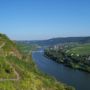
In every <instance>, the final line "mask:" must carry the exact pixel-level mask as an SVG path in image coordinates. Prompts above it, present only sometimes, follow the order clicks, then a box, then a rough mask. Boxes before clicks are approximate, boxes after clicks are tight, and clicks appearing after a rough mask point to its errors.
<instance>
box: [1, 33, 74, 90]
mask: <svg viewBox="0 0 90 90" xmlns="http://www.w3.org/2000/svg"><path fill="white" fill-rule="evenodd" d="M19 47H20V46H19ZM19 47H17V45H16V44H15V43H14V42H12V41H11V40H9V38H8V37H7V36H6V35H4V34H0V90H74V88H72V87H70V86H67V85H65V84H63V83H59V82H57V81H56V80H55V79H53V78H51V77H49V76H47V75H44V74H42V73H41V72H39V71H38V70H37V69H36V65H35V64H34V62H33V61H32V57H31V53H30V52H29V51H30V50H31V48H29V47H28V50H27V52H28V53H26V54H25V51H26V49H27V48H25V46H23V47H22V50H21V48H20V49H17V48H19ZM23 48H24V49H23ZM20 50H21V51H20ZM24 50H25V51H24Z"/></svg>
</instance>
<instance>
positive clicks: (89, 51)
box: [69, 44, 90, 55]
mask: <svg viewBox="0 0 90 90" xmlns="http://www.w3.org/2000/svg"><path fill="white" fill-rule="evenodd" d="M69 53H73V54H79V55H90V44H83V45H79V46H77V47H74V48H72V49H70V50H69Z"/></svg>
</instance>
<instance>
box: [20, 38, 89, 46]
mask: <svg viewBox="0 0 90 90" xmlns="http://www.w3.org/2000/svg"><path fill="white" fill-rule="evenodd" d="M18 42H23V43H24V42H25V43H26V42H27V43H30V44H38V45H40V46H51V45H56V44H63V43H70V42H73V43H90V37H65V38H63V37H62V38H53V39H48V40H35V41H18Z"/></svg>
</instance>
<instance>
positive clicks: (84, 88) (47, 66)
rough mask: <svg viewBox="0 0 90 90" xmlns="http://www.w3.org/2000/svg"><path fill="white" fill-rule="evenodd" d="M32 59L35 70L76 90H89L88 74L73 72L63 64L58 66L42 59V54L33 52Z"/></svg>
mask: <svg viewBox="0 0 90 90" xmlns="http://www.w3.org/2000/svg"><path fill="white" fill-rule="evenodd" d="M32 57H33V60H34V62H35V63H36V65H37V68H38V69H39V70H41V71H42V72H44V73H46V74H48V75H51V76H53V77H55V78H56V79H57V80H58V81H60V82H63V83H65V84H67V85H71V86H73V87H75V88H76V90H90V74H89V73H86V72H83V71H79V70H73V69H71V68H68V67H66V66H64V65H63V64H58V63H56V62H54V61H52V60H50V59H48V58H46V57H44V53H43V52H33V53H32Z"/></svg>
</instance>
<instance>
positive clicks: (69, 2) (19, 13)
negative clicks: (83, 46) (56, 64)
mask: <svg viewBox="0 0 90 90" xmlns="http://www.w3.org/2000/svg"><path fill="white" fill-rule="evenodd" d="M0 33H4V34H7V35H8V36H9V37H10V38H11V39H13V40H42V39H49V38H54V37H76V36H90V0H0Z"/></svg>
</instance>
